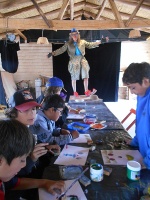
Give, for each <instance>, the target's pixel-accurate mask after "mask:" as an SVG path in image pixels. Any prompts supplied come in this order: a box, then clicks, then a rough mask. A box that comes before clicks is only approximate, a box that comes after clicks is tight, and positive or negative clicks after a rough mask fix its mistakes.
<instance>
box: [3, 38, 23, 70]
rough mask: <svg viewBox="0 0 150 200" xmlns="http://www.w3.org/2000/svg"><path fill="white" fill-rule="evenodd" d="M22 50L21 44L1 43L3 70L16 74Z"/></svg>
mask: <svg viewBox="0 0 150 200" xmlns="http://www.w3.org/2000/svg"><path fill="white" fill-rule="evenodd" d="M19 50H20V47H19V42H17V43H16V42H11V41H9V40H1V41H0V53H1V60H2V68H3V69H4V70H5V71H7V72H9V73H15V72H16V71H17V69H18V64H19V62H18V55H17V51H19Z"/></svg>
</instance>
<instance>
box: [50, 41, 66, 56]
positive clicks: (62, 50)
mask: <svg viewBox="0 0 150 200" xmlns="http://www.w3.org/2000/svg"><path fill="white" fill-rule="evenodd" d="M67 44H68V43H67V42H66V43H65V44H64V45H63V46H62V47H60V48H59V49H57V50H55V51H53V52H51V53H49V54H48V55H47V57H48V58H50V57H51V56H58V55H60V54H62V53H64V52H65V51H66V50H67V47H68V45H67Z"/></svg>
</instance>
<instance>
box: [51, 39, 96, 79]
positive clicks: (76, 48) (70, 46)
mask: <svg viewBox="0 0 150 200" xmlns="http://www.w3.org/2000/svg"><path fill="white" fill-rule="evenodd" d="M96 47H99V45H98V44H97V42H87V41H85V40H80V42H79V43H76V42H74V43H70V42H66V43H65V44H64V45H63V46H62V47H61V48H59V49H57V50H56V51H53V56H58V55H60V54H62V53H64V52H65V51H67V52H68V55H69V57H70V60H69V64H68V71H69V72H70V74H71V79H72V80H79V79H80V75H81V78H82V79H85V78H89V69H90V66H89V64H88V62H87V60H86V59H85V57H84V55H85V48H88V49H92V48H96Z"/></svg>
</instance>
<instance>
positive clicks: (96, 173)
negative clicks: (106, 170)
mask: <svg viewBox="0 0 150 200" xmlns="http://www.w3.org/2000/svg"><path fill="white" fill-rule="evenodd" d="M90 177H91V180H92V181H95V182H100V181H102V180H103V166H102V165H101V164H99V163H93V164H92V165H91V166H90Z"/></svg>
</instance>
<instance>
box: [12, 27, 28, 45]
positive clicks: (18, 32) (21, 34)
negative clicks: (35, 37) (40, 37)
mask: <svg viewBox="0 0 150 200" xmlns="http://www.w3.org/2000/svg"><path fill="white" fill-rule="evenodd" d="M14 31H15V32H16V33H17V34H18V35H20V37H22V38H23V39H24V40H25V43H26V42H27V38H26V36H25V35H24V34H23V33H22V32H21V31H19V30H18V29H15V30H14Z"/></svg>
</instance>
